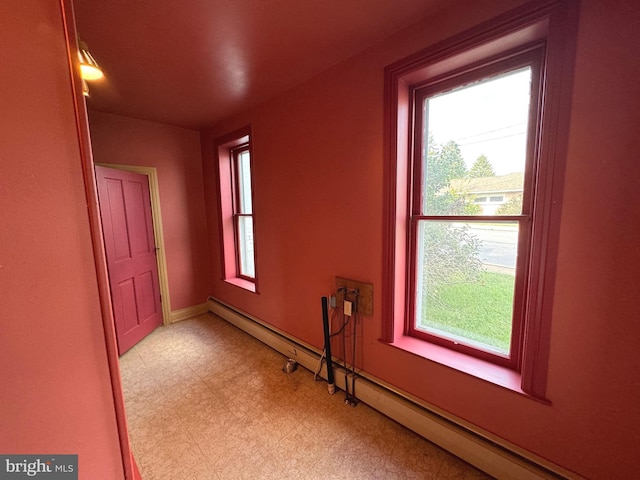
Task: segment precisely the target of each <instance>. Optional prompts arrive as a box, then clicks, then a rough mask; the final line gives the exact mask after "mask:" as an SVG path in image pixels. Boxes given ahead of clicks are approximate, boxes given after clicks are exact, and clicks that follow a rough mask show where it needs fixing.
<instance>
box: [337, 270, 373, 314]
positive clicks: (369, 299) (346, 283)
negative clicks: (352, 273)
mask: <svg viewBox="0 0 640 480" xmlns="http://www.w3.org/2000/svg"><path fill="white" fill-rule="evenodd" d="M340 287H346V288H347V289H348V290H353V289H357V290H358V296H357V302H356V301H355V300H356V296H355V295H354V294H352V293H349V294H348V295H347V300H349V301H351V302H354V305H353V308H354V311H355V313H357V314H358V315H362V316H364V317H372V316H373V284H371V283H365V282H358V281H357V280H349V279H348V278H342V277H336V308H338V309H340V310H342V308H343V305H344V292H342V291H340Z"/></svg>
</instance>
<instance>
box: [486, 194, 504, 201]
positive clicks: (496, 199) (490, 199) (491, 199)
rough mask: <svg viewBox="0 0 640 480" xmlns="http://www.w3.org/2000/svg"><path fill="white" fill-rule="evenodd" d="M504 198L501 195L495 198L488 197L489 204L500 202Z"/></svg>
mask: <svg viewBox="0 0 640 480" xmlns="http://www.w3.org/2000/svg"><path fill="white" fill-rule="evenodd" d="M503 200H504V197H503V196H502V195H500V196H496V197H489V201H490V202H502V201H503Z"/></svg>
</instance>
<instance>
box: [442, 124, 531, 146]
mask: <svg viewBox="0 0 640 480" xmlns="http://www.w3.org/2000/svg"><path fill="white" fill-rule="evenodd" d="M526 124H527V122H519V123H514V124H513V125H507V126H506V127H500V128H496V129H495V130H487V131H486V132H481V133H476V134H474V135H467V136H466V137H460V138H456V139H455V140H454V142H456V143H458V142H459V141H461V140H467V139H469V138H474V137H481V136H483V135H486V134H487V133H494V132H499V131H501V130H506V129H508V128H513V127H518V126H520V125H526Z"/></svg>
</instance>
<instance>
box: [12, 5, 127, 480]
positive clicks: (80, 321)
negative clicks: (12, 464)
mask: <svg viewBox="0 0 640 480" xmlns="http://www.w3.org/2000/svg"><path fill="white" fill-rule="evenodd" d="M0 18H2V19H3V22H2V23H3V27H2V29H0V37H1V41H0V58H2V64H3V67H2V74H1V75H0V92H1V95H2V115H1V116H0V139H2V140H1V141H0V225H1V228H0V312H1V316H0V372H1V373H0V384H1V386H0V452H2V453H5V454H9V453H15V454H78V455H79V470H80V478H86V479H88V478H103V479H121V478H123V475H124V474H123V465H122V458H121V453H120V444H119V441H118V431H117V427H116V418H115V410H114V392H113V391H112V388H111V383H110V377H109V369H108V364H107V354H106V347H105V337H104V332H103V324H102V315H101V310H100V300H99V296H98V287H97V282H96V269H95V267H94V260H93V258H94V257H93V250H92V243H91V236H90V230H89V220H88V215H87V200H86V197H85V190H84V184H83V176H82V167H81V157H80V151H79V142H78V134H77V131H76V124H75V122H76V118H75V113H74V108H73V92H72V88H71V83H70V74H69V68H68V64H67V54H66V47H65V36H64V29H63V23H62V14H61V9H60V3H59V2H43V1H40V0H25V1H22V2H2V3H0ZM115 395H121V392H116V393H115Z"/></svg>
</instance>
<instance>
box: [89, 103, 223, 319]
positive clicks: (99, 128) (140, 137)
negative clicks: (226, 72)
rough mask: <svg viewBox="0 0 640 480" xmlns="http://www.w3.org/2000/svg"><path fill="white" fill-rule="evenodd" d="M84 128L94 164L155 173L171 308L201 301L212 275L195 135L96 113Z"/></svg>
mask: <svg viewBox="0 0 640 480" xmlns="http://www.w3.org/2000/svg"><path fill="white" fill-rule="evenodd" d="M89 126H90V130H91V145H92V149H93V158H94V161H95V162H96V163H112V164H113V163H115V164H122V165H136V166H143V167H155V168H156V169H157V172H158V188H159V190H160V208H161V210H162V228H163V234H164V241H165V247H166V258H167V275H168V277H169V294H170V296H171V309H172V310H174V311H175V310H179V309H181V308H186V307H191V306H193V305H199V304H201V303H204V302H206V300H207V296H208V295H209V294H210V293H211V292H210V291H209V289H208V285H209V284H210V281H211V280H210V279H211V273H210V272H211V270H210V267H209V261H210V260H209V246H208V244H207V230H206V224H205V212H204V204H203V202H202V197H203V184H202V163H201V161H200V158H201V154H200V140H199V138H200V137H199V133H198V132H196V131H193V130H187V129H184V128H179V127H174V126H170V125H164V124H161V123H155V122H149V121H145V120H137V119H133V118H128V117H122V116H119V115H112V114H108V113H100V112H89Z"/></svg>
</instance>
